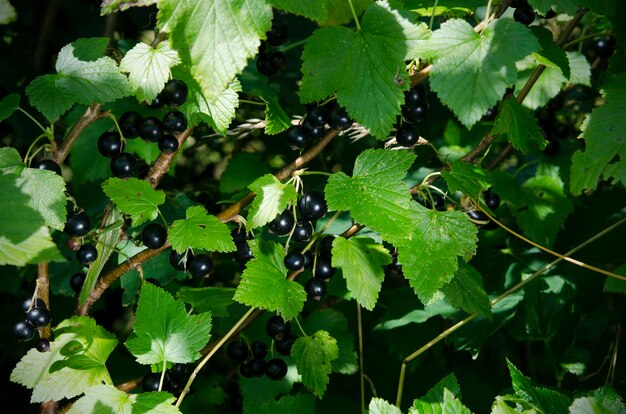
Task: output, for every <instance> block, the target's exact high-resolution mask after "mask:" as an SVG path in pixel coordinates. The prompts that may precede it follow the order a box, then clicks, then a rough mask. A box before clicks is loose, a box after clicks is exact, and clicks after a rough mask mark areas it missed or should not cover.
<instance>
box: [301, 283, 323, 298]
mask: <svg viewBox="0 0 626 414" xmlns="http://www.w3.org/2000/svg"><path fill="white" fill-rule="evenodd" d="M304 291H305V292H306V294H307V296H308V297H309V298H311V299H315V300H320V298H321V297H322V296H324V295H325V294H326V282H324V281H323V280H322V279H317V278H311V279H309V280H308V281H307V282H306V285H304Z"/></svg>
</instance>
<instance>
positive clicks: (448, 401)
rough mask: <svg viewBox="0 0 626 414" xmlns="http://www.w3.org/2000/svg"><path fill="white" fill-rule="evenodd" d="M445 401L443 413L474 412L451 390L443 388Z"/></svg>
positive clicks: (462, 413)
mask: <svg viewBox="0 0 626 414" xmlns="http://www.w3.org/2000/svg"><path fill="white" fill-rule="evenodd" d="M443 401H444V403H443V414H472V412H471V411H470V409H469V408H467V407H466V406H464V405H463V403H462V402H461V401H460V400H459V399H458V398H455V396H454V394H452V393H451V392H450V390H447V389H444V390H443Z"/></svg>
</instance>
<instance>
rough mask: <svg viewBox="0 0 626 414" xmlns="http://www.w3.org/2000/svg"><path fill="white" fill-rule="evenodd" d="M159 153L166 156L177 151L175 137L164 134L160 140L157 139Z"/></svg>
mask: <svg viewBox="0 0 626 414" xmlns="http://www.w3.org/2000/svg"><path fill="white" fill-rule="evenodd" d="M158 145H159V151H161V152H164V153H166V154H171V153H173V152H176V151H177V150H178V140H177V139H176V137H175V136H173V135H169V134H165V135H163V136H162V137H161V138H159V143H158Z"/></svg>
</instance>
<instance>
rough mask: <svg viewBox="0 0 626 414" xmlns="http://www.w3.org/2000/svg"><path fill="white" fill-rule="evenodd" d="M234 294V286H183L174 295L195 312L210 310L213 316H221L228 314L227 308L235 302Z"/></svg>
mask: <svg viewBox="0 0 626 414" xmlns="http://www.w3.org/2000/svg"><path fill="white" fill-rule="evenodd" d="M234 294H235V289H234V288H227V287H213V286H211V287H201V288H194V287H190V286H183V287H181V288H180V290H179V291H178V292H177V293H176V296H177V297H178V299H180V300H182V301H183V302H185V303H188V304H190V305H191V306H192V307H193V309H194V310H195V311H196V312H211V315H212V316H213V317H222V316H228V310H227V308H228V307H229V306H230V305H232V304H234V303H235V301H234V300H233V295H234Z"/></svg>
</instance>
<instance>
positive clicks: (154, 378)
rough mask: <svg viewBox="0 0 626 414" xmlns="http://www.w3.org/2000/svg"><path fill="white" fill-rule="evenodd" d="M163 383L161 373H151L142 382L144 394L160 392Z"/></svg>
mask: <svg viewBox="0 0 626 414" xmlns="http://www.w3.org/2000/svg"><path fill="white" fill-rule="evenodd" d="M160 382H161V373H160V372H151V373H149V374H146V375H145V376H144V377H143V379H142V380H141V387H142V388H143V391H144V392H152V391H158V390H159V383H160Z"/></svg>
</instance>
